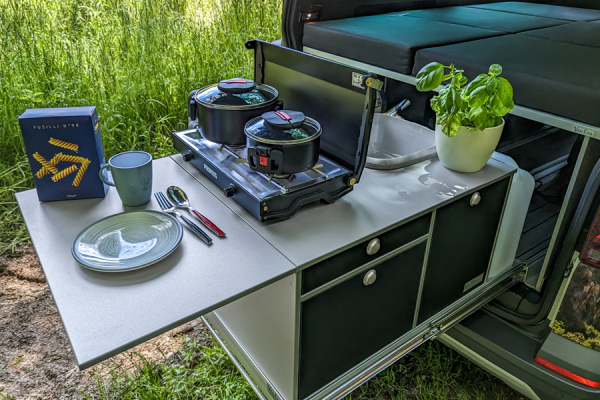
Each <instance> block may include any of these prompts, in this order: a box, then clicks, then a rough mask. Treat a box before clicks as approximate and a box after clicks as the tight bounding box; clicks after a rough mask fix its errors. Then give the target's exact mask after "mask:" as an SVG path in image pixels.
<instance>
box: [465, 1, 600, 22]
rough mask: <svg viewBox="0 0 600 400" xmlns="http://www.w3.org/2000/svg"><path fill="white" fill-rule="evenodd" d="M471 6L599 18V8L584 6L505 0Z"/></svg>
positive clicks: (570, 18) (548, 15)
mask: <svg viewBox="0 0 600 400" xmlns="http://www.w3.org/2000/svg"><path fill="white" fill-rule="evenodd" d="M467 7H473V8H483V9H485V10H496V11H504V12H509V13H515V14H525V15H535V16H537V17H545V18H556V19H564V20H568V21H592V20H598V19H600V10H590V9H586V8H575V7H563V6H551V5H549V4H537V3H520V2H516V1H507V2H502V3H490V4H476V5H472V6H467Z"/></svg>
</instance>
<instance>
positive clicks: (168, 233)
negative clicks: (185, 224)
mask: <svg viewBox="0 0 600 400" xmlns="http://www.w3.org/2000/svg"><path fill="white" fill-rule="evenodd" d="M182 236H183V228H182V227H181V224H180V223H179V221H177V220H176V219H175V217H172V216H170V215H168V214H165V213H161V212H158V211H150V210H139V211H128V212H123V213H120V214H115V215H111V216H109V217H106V218H103V219H101V220H98V221H96V222H94V223H93V224H92V225H90V226H88V227H87V228H85V229H84V230H83V231H81V233H79V235H77V238H75V240H74V241H73V247H72V249H71V252H72V253H73V257H75V259H76V260H77V262H79V263H80V264H81V265H82V266H84V267H86V268H90V269H93V270H95V271H105V272H121V271H130V270H133V269H138V268H143V267H147V266H148V265H151V264H154V263H155V262H157V261H160V260H162V259H163V258H165V257H167V256H168V255H169V254H171V253H172V252H173V251H175V249H176V248H177V246H179V243H180V242H181V238H182Z"/></svg>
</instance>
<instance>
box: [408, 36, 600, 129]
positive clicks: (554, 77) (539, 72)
mask: <svg viewBox="0 0 600 400" xmlns="http://www.w3.org/2000/svg"><path fill="white" fill-rule="evenodd" d="M433 61H437V62H440V63H442V64H446V65H449V64H450V63H454V64H455V65H456V66H457V67H458V68H461V69H464V70H465V74H466V76H467V77H468V78H469V79H470V80H472V79H473V78H474V77H476V76H477V75H478V74H480V73H482V72H486V71H487V70H488V67H489V66H490V65H491V64H494V63H497V64H501V65H502V67H503V72H502V76H503V77H505V78H506V79H508V80H509V81H510V82H511V84H512V85H513V88H514V100H515V103H516V104H519V105H522V106H526V107H530V108H534V109H537V110H540V111H544V112H547V113H550V114H555V115H559V116H563V117H566V118H569V119H573V120H576V121H580V122H584V123H588V124H591V125H595V126H600V112H599V105H600V74H598V68H599V67H598V66H599V65H600V49H597V48H592V47H586V46H580V45H575V44H570V43H560V42H555V41H552V40H548V39H542V38H538V37H533V36H529V35H528V34H523V33H519V34H516V35H506V36H501V37H497V38H490V39H484V40H477V41H472V42H468V43H459V44H455V45H450V46H443V47H435V48H430V49H423V50H421V51H419V52H418V53H417V56H416V59H415V65H414V67H413V71H412V72H413V74H416V73H417V72H418V71H419V69H421V68H422V67H423V66H424V65H426V64H428V63H430V62H433Z"/></svg>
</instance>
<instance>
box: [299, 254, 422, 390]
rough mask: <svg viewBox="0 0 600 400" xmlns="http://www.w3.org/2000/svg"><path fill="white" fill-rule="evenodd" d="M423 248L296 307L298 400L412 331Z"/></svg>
mask: <svg viewBox="0 0 600 400" xmlns="http://www.w3.org/2000/svg"><path fill="white" fill-rule="evenodd" d="M425 248H426V243H425V242H422V243H421V244H418V245H416V246H414V247H412V248H410V249H408V250H405V251H404V252H402V253H400V254H398V255H396V256H393V257H391V258H389V259H387V260H385V261H382V262H381V263H379V264H376V265H373V266H372V267H370V268H368V269H367V270H366V271H360V272H359V273H357V274H356V275H355V276H353V277H351V278H349V279H348V280H346V281H344V282H342V283H340V284H338V285H336V286H334V287H332V288H330V289H328V290H326V291H324V292H322V293H320V294H318V295H316V296H315V297H312V298H310V299H308V300H307V301H304V302H303V303H302V305H301V334H300V375H299V397H300V398H306V397H307V396H308V395H309V394H311V393H312V392H314V391H316V390H317V389H319V388H320V387H322V386H324V385H325V384H326V383H328V382H330V381H331V380H333V379H334V378H336V377H338V376H339V375H341V374H342V373H344V372H346V371H347V370H349V369H350V368H352V367H354V366H355V365H357V364H358V363H359V362H361V361H363V360H365V359H366V358H367V357H369V356H371V355H372V354H374V353H376V352H377V351H379V350H380V349H382V348H383V347H385V346H386V345H388V344H390V343H391V342H393V341H394V340H395V339H397V338H399V337H400V336H402V335H403V334H405V333H406V332H408V331H409V330H410V329H411V328H412V324H413V316H414V312H415V306H416V303H417V295H418V291H419V281H420V277H421V269H422V266H423V260H424V256H425ZM322 268H327V266H326V265H323V266H322Z"/></svg>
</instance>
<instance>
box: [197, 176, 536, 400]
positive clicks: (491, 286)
mask: <svg viewBox="0 0 600 400" xmlns="http://www.w3.org/2000/svg"><path fill="white" fill-rule="evenodd" d="M503 179H509V185H508V190H507V191H506V194H505V197H504V199H503V206H502V210H501V216H500V221H502V217H503V215H504V209H505V207H506V201H507V198H508V192H509V190H510V182H512V176H510V177H504V178H503ZM503 179H498V180H495V181H493V182H489V183H488V184H487V185H485V186H480V187H476V188H473V190H470V191H468V192H466V193H464V194H463V196H460V197H458V198H455V199H453V201H454V200H458V199H461V198H464V197H466V196H471V195H472V194H473V193H475V192H476V191H478V190H481V189H482V188H484V187H488V186H491V185H493V184H496V183H499V182H500V181H502V180H503ZM453 201H448V202H444V203H443V204H440V206H439V207H436V208H435V209H430V210H428V211H426V212H424V213H421V214H419V215H414V216H413V218H411V219H410V220H409V221H412V220H413V219H416V218H419V217H421V216H424V215H426V214H427V213H431V221H430V227H429V232H428V233H427V235H423V236H421V237H419V238H417V239H414V240H413V241H411V242H409V243H406V244H405V245H403V246H401V247H399V248H397V249H394V250H392V251H390V252H388V253H386V254H383V255H381V256H380V257H377V258H376V259H373V260H371V261H370V262H368V263H366V264H363V265H361V266H359V267H357V268H355V269H354V270H352V271H349V272H347V273H345V274H343V275H341V276H339V277H337V278H335V279H333V280H331V281H330V282H327V283H326V284H323V285H321V286H319V287H317V288H315V289H313V290H312V291H310V292H308V293H305V294H302V292H301V290H302V271H303V270H304V268H299V269H298V270H297V271H296V272H295V273H293V274H292V275H291V276H293V280H294V282H295V286H294V288H293V290H294V292H295V299H296V300H295V304H294V309H295V316H294V323H295V328H294V338H293V343H294V349H293V351H294V373H293V377H291V378H290V379H292V380H293V394H292V398H293V399H297V398H298V378H299V366H300V362H299V361H300V360H299V357H300V335H301V327H300V324H301V303H302V302H303V301H305V300H308V299H310V298H312V297H315V296H317V295H319V294H320V293H322V292H324V291H326V290H328V289H330V288H331V287H333V286H335V285H337V284H339V283H341V282H344V281H345V280H348V279H351V278H353V277H355V276H356V275H358V274H361V273H364V272H365V271H366V270H368V269H369V268H372V267H373V266H375V265H377V264H379V263H381V262H384V261H386V260H388V259H390V258H393V257H395V256H397V255H399V254H400V253H402V252H404V251H406V250H409V249H410V248H412V247H414V246H417V245H419V244H422V243H424V242H427V245H426V249H425V254H424V262H423V267H422V269H421V277H420V281H419V289H418V297H417V305H416V307H415V314H414V319H413V321H412V322H413V328H412V329H411V330H410V331H409V332H407V333H406V334H404V335H402V336H401V337H399V338H397V339H396V340H395V341H393V342H392V343H390V344H389V345H387V346H386V347H384V348H383V349H381V350H379V351H378V352H376V353H375V354H373V355H371V356H370V357H368V358H367V359H366V360H364V361H363V362H361V363H359V364H358V365H356V366H354V367H353V368H351V369H350V370H348V371H347V372H346V373H344V374H343V375H341V376H339V377H338V378H336V379H334V380H333V381H331V382H329V383H328V384H326V385H325V386H323V387H322V388H320V389H319V390H318V391H316V392H314V393H312V394H311V395H309V397H307V399H311V400H317V399H318V400H321V399H339V398H341V397H343V396H345V395H347V394H348V393H350V392H351V391H352V390H354V389H355V388H357V387H358V386H360V385H361V384H362V383H363V382H365V381H366V380H368V379H370V378H371V377H373V376H374V375H376V374H377V373H379V372H380V371H381V370H383V369H385V368H386V367H387V366H389V365H391V364H392V363H393V362H395V361H396V360H397V359H399V358H401V357H402V356H404V355H405V354H407V353H408V352H410V351H411V350H413V349H415V348H416V347H418V346H419V345H420V344H422V343H424V342H425V341H427V340H431V339H435V338H436V337H437V336H439V335H440V334H442V333H443V332H444V331H446V330H448V329H449V328H451V327H452V326H453V325H454V324H455V323H457V322H459V321H460V320H461V319H463V318H464V317H466V316H468V315H469V314H470V313H472V312H473V311H475V310H477V309H479V308H480V307H481V306H482V305H483V304H485V303H487V302H489V301H490V300H491V299H493V298H494V297H496V296H497V295H498V294H500V293H502V292H504V291H505V290H507V289H508V288H510V287H511V286H512V285H514V284H516V283H517V282H520V281H522V280H523V278H524V277H525V276H526V274H525V272H526V267H525V266H523V265H514V266H513V267H512V268H511V269H510V270H508V271H506V272H504V273H503V274H501V275H500V276H498V277H496V278H495V279H493V280H491V281H489V282H488V281H486V280H484V282H483V284H481V285H480V286H479V287H477V288H475V289H473V290H472V291H471V292H469V293H467V294H466V295H465V296H463V297H462V298H461V299H460V300H458V301H456V302H454V303H452V304H451V305H450V306H448V307H446V308H445V309H443V310H442V311H440V312H439V313H437V314H436V315H434V316H432V317H430V318H429V319H427V320H425V321H423V322H422V323H420V324H419V325H418V326H416V325H415V321H416V318H417V316H418V311H419V305H420V301H421V296H422V290H423V284H424V279H425V271H426V264H427V259H428V256H429V249H430V243H431V241H430V238H431V235H432V232H433V227H434V224H435V216H436V210H437V209H438V208H441V207H443V206H444V205H446V204H450V203H452V202H453ZM409 221H403V223H401V224H395V225H394V226H393V227H389V228H388V229H386V230H385V231H388V230H389V229H395V228H398V227H401V226H402V225H404V224H405V223H407V222H409ZM498 231H499V225H498V227H496V233H495V241H496V239H497V235H498ZM377 236H378V235H377V234H375V235H370V237H369V238H368V239H370V238H372V237H377ZM495 241H494V246H495ZM341 251H344V250H341ZM337 253H339V252H336V254H337ZM492 253H493V251H492ZM490 259H491V257H490ZM489 265H490V262H489V261H488V265H487V271H489ZM486 276H487V274H486ZM284 279H285V278H284ZM275 284H277V282H276V283H275ZM275 284H274V285H275ZM265 289H267V288H264V289H261V290H265ZM234 303H235V302H234ZM232 304H233V303H232ZM219 311H220V310H216V311H214V312H212V313H210V314H207V315H206V316H205V317H203V320H204V321H205V323H206V324H207V326H208V328H209V329H210V330H211V332H212V333H213V335H214V336H215V337H216V338H217V340H218V342H219V343H220V344H221V346H223V347H224V348H225V349H226V352H227V353H228V355H229V356H230V357H231V358H232V360H234V364H236V367H237V368H238V369H240V370H241V371H242V374H243V375H244V377H245V378H246V379H247V380H249V381H251V382H252V383H251V386H252V387H253V389H254V390H255V391H256V392H257V394H258V396H259V398H261V399H269V400H280V399H286V400H288V399H289V398H290V397H289V396H283V395H282V394H281V393H279V392H278V391H277V389H276V386H275V384H274V383H273V382H271V380H270V378H269V376H267V374H265V373H264V372H263V371H262V370H261V368H260V366H259V365H258V364H257V363H256V361H255V360H253V359H252V357H251V356H250V355H249V354H250V351H248V349H246V348H245V346H244V343H242V342H241V341H240V340H238V338H237V336H236V333H235V332H233V331H231V330H230V329H228V326H227V322H226V321H225V320H223V318H222V316H221V315H220V314H219Z"/></svg>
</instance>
